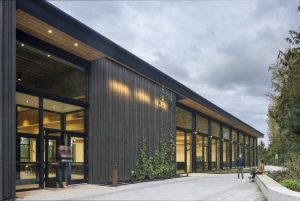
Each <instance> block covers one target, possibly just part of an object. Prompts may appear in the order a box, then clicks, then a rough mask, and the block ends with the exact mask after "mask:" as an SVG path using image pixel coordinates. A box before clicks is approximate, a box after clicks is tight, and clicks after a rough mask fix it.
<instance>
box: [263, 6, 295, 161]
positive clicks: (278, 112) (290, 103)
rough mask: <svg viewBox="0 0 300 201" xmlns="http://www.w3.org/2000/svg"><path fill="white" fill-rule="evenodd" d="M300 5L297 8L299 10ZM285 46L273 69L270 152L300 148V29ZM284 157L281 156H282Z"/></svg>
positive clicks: (292, 32)
mask: <svg viewBox="0 0 300 201" xmlns="http://www.w3.org/2000/svg"><path fill="white" fill-rule="evenodd" d="M299 9H300V6H299V8H298V11H299ZM286 40H287V43H288V47H287V48H286V49H285V50H284V51H280V52H279V54H278V58H277V61H276V62H275V63H274V64H273V65H272V66H271V67H270V70H271V72H272V92H271V94H270V97H271V104H270V106H269V112H268V116H269V120H268V123H269V137H270V141H271V143H270V152H271V153H272V154H275V153H279V154H282V153H286V154H290V153H299V151H300V32H299V28H298V30H296V31H290V36H289V37H288V38H287V39H286ZM285 158H286V157H284V158H283V161H282V162H284V159H285Z"/></svg>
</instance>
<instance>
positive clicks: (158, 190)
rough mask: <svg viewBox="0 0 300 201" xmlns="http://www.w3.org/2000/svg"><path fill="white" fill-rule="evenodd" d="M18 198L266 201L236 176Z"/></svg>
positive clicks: (89, 188)
mask: <svg viewBox="0 0 300 201" xmlns="http://www.w3.org/2000/svg"><path fill="white" fill-rule="evenodd" d="M246 175H247V176H248V174H246ZM17 196H18V197H19V199H18V200H203V201H206V200H207V201H209V200H211V201H217V200H227V201H235V200H247V201H248V200H249V201H250V200H251V201H254V200H255V201H263V200H265V199H264V197H263V194H262V193H261V191H260V190H259V188H258V186H257V185H256V184H255V183H250V182H248V181H247V180H246V181H245V182H242V181H237V176H236V174H190V176H189V177H183V178H176V179H168V180H161V181H152V182H143V183H137V184H130V185H123V186H119V187H109V186H98V185H89V184H85V185H84V184H83V185H73V186H69V187H67V188H65V189H62V190H60V189H54V190H45V189H43V190H35V191H27V192H19V193H17Z"/></svg>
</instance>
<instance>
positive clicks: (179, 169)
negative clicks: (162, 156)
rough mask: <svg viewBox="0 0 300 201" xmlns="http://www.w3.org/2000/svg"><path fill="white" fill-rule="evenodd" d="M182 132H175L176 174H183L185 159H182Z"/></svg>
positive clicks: (183, 150) (183, 151)
mask: <svg viewBox="0 0 300 201" xmlns="http://www.w3.org/2000/svg"><path fill="white" fill-rule="evenodd" d="M184 154H185V149H184V132H181V131H177V132H176V172H177V173H179V174H180V173H184V172H185V159H184Z"/></svg>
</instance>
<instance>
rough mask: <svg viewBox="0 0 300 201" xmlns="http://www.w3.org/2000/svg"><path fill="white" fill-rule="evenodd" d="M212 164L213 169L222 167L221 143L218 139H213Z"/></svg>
mask: <svg viewBox="0 0 300 201" xmlns="http://www.w3.org/2000/svg"><path fill="white" fill-rule="evenodd" d="M211 166H212V170H219V169H220V145H219V140H217V139H211Z"/></svg>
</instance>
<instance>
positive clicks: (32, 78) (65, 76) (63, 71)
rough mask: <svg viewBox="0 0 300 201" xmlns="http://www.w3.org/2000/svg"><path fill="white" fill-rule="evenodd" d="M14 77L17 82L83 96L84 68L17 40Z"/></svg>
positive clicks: (73, 95) (74, 95)
mask: <svg viewBox="0 0 300 201" xmlns="http://www.w3.org/2000/svg"><path fill="white" fill-rule="evenodd" d="M48 55H49V56H48ZM16 79H17V80H18V82H17V84H19V85H23V86H27V87H31V88H36V89H40V90H43V91H47V92H50V93H53V94H57V95H61V96H67V97H70V98H74V99H78V100H85V94H86V72H85V70H84V68H81V67H79V66H77V65H75V64H73V63H70V62H68V61H65V60H63V59H61V58H58V57H56V56H55V55H50V54H48V53H47V52H45V51H44V50H40V49H38V48H35V47H33V46H30V45H28V44H25V45H24V46H22V45H21V44H20V43H17V47H16Z"/></svg>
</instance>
